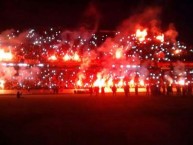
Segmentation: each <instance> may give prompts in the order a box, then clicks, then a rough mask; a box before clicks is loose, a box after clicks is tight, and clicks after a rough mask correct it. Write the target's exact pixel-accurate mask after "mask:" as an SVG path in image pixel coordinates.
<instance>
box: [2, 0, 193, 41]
mask: <svg viewBox="0 0 193 145" xmlns="http://www.w3.org/2000/svg"><path fill="white" fill-rule="evenodd" d="M158 6H159V8H161V14H160V15H159V19H160V21H161V24H160V26H161V27H162V28H163V29H165V28H166V27H167V26H168V25H169V24H170V23H174V25H175V27H176V29H177V31H178V32H179V36H178V39H179V40H181V41H183V42H185V43H187V44H193V41H192V38H193V2H191V1H190V0H183V1H180V0H148V1H147V0H127V1H126V0H118V1H114V0H92V1H91V0H83V1H77V0H54V1H53V0H47V2H45V1H41V0H38V1H37V0H1V1H0V20H1V22H0V30H1V31H3V30H6V29H11V28H14V29H29V28H37V29H41V28H49V27H61V28H65V29H74V28H77V27H80V26H86V27H91V28H93V27H95V26H94V25H95V24H96V23H97V30H101V29H103V30H104V29H105V30H115V29H116V28H117V26H118V25H120V23H121V22H122V21H123V20H125V19H127V18H129V17H131V16H132V15H134V14H136V13H139V12H141V11H143V10H144V9H145V8H147V7H158Z"/></svg>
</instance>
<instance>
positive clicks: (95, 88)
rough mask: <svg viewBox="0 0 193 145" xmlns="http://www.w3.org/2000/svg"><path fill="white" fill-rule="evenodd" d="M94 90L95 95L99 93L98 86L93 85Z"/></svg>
mask: <svg viewBox="0 0 193 145" xmlns="http://www.w3.org/2000/svg"><path fill="white" fill-rule="evenodd" d="M94 92H95V94H96V96H98V94H99V87H98V86H96V87H94Z"/></svg>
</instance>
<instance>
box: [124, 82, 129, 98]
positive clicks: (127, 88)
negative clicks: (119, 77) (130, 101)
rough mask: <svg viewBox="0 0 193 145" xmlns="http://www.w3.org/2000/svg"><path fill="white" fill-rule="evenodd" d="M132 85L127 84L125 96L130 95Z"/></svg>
mask: <svg viewBox="0 0 193 145" xmlns="http://www.w3.org/2000/svg"><path fill="white" fill-rule="evenodd" d="M129 89H130V87H129V85H125V86H124V92H125V96H126V97H128V96H129V93H130V90H129Z"/></svg>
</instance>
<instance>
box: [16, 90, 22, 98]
mask: <svg viewBox="0 0 193 145" xmlns="http://www.w3.org/2000/svg"><path fill="white" fill-rule="evenodd" d="M21 95H22V93H20V92H19V91H17V94H16V97H17V98H18V99H19V98H21Z"/></svg>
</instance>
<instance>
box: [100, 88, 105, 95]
mask: <svg viewBox="0 0 193 145" xmlns="http://www.w3.org/2000/svg"><path fill="white" fill-rule="evenodd" d="M101 94H102V95H105V87H101Z"/></svg>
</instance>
